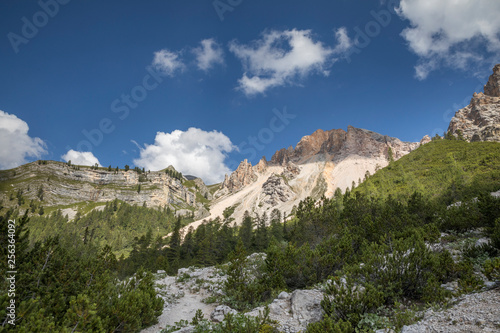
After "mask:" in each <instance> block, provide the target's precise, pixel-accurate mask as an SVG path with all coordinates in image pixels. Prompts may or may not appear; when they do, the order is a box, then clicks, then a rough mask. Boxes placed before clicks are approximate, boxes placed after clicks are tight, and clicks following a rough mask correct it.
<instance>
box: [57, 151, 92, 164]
mask: <svg viewBox="0 0 500 333" xmlns="http://www.w3.org/2000/svg"><path fill="white" fill-rule="evenodd" d="M61 158H62V159H63V160H65V161H66V162H68V161H71V164H75V165H89V166H92V165H95V164H96V163H97V164H98V165H99V166H101V163H99V160H98V159H97V157H95V156H94V154H92V152H90V151H85V152H81V151H75V150H73V149H71V150H68V152H67V153H66V154H64V155H62V156H61Z"/></svg>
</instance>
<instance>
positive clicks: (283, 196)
mask: <svg viewBox="0 0 500 333" xmlns="http://www.w3.org/2000/svg"><path fill="white" fill-rule="evenodd" d="M262 193H263V194H264V198H263V199H262V201H263V202H265V203H267V204H268V205H270V206H271V207H274V206H276V205H278V204H280V203H283V202H287V201H288V200H289V199H290V198H292V197H293V196H294V193H293V191H292V190H291V189H290V187H289V186H288V185H287V184H286V182H285V180H284V179H283V177H280V176H278V175H272V176H271V177H269V178H268V179H267V180H266V182H265V183H264V185H262Z"/></svg>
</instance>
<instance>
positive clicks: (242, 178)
mask: <svg viewBox="0 0 500 333" xmlns="http://www.w3.org/2000/svg"><path fill="white" fill-rule="evenodd" d="M255 180H257V175H256V174H255V172H254V170H253V167H252V164H251V163H249V162H248V161H247V160H246V159H245V160H244V161H242V162H241V163H240V165H239V166H238V168H237V169H236V171H234V172H233V173H232V174H231V176H228V175H226V177H225V179H224V181H223V182H222V185H221V190H224V189H227V190H228V191H229V192H231V193H232V192H235V191H237V190H239V189H241V188H242V187H243V186H245V185H249V184H251V183H253V182H254V181H255Z"/></svg>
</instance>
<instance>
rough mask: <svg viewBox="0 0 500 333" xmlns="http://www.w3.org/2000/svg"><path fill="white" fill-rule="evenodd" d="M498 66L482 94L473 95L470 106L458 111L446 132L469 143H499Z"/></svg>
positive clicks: (499, 78) (499, 73)
mask: <svg viewBox="0 0 500 333" xmlns="http://www.w3.org/2000/svg"><path fill="white" fill-rule="evenodd" d="M499 87H500V64H498V65H496V66H495V67H494V68H493V74H492V75H491V76H490V78H489V80H488V82H487V83H486V85H485V86H484V93H481V92H479V93H474V95H473V96H472V99H471V101H470V104H469V105H468V106H466V107H465V108H463V109H461V110H458V111H457V112H456V113H455V116H454V117H453V118H452V119H451V121H450V125H449V127H448V131H449V132H451V133H452V134H455V135H459V134H460V133H461V134H462V135H463V137H464V138H465V139H467V140H469V141H495V142H500V88H499Z"/></svg>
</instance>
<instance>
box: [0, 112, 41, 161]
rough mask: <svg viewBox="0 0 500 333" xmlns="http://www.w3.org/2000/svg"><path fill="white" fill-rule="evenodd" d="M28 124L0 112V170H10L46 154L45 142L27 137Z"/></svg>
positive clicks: (11, 115)
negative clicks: (30, 158) (28, 159)
mask: <svg viewBox="0 0 500 333" xmlns="http://www.w3.org/2000/svg"><path fill="white" fill-rule="evenodd" d="M28 130H29V127H28V124H27V123H26V122H25V121H24V120H22V119H19V118H17V116H15V115H13V114H9V113H7V112H4V111H2V110H0V142H1V144H0V168H2V169H10V168H14V167H17V166H19V165H21V164H23V163H26V162H27V158H28V157H34V158H40V157H41V156H42V155H43V154H46V153H47V150H46V145H45V142H43V140H42V139H40V138H32V137H30V136H29V135H28Z"/></svg>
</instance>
